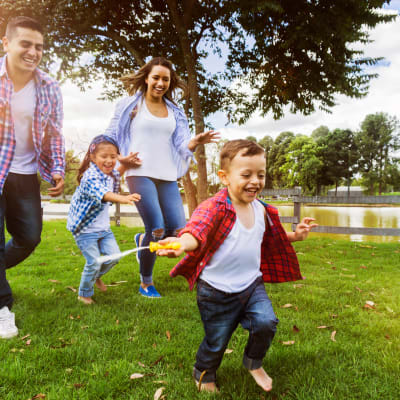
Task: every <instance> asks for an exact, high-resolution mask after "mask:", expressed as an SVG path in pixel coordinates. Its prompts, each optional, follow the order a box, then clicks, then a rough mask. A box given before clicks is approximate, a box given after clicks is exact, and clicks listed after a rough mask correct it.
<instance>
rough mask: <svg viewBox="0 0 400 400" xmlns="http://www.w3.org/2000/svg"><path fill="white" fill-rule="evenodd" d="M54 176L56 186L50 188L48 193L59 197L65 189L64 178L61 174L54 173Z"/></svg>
mask: <svg viewBox="0 0 400 400" xmlns="http://www.w3.org/2000/svg"><path fill="white" fill-rule="evenodd" d="M52 177H53V179H54V182H55V186H53V187H51V188H50V189H49V190H48V194H49V195H50V196H51V197H57V196H59V195H60V194H61V193H62V192H63V191H64V178H63V177H62V176H61V175H59V174H53V175H52Z"/></svg>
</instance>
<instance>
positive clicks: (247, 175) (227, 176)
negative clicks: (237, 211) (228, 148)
mask: <svg viewBox="0 0 400 400" xmlns="http://www.w3.org/2000/svg"><path fill="white" fill-rule="evenodd" d="M245 152H246V149H243V150H241V151H239V152H238V153H237V154H236V155H235V157H234V158H233V159H232V161H231V162H230V163H229V165H228V166H227V168H226V169H222V170H219V171H218V176H219V177H220V179H221V181H222V183H223V184H224V185H225V186H226V187H227V188H228V192H229V196H230V198H231V200H232V202H233V203H234V204H237V205H247V204H249V203H251V202H252V201H253V200H255V199H256V197H257V195H258V194H259V193H260V192H261V190H262V189H263V188H264V186H265V163H266V160H265V155H264V154H263V153H261V154H256V155H252V156H243V155H242V154H243V153H245Z"/></svg>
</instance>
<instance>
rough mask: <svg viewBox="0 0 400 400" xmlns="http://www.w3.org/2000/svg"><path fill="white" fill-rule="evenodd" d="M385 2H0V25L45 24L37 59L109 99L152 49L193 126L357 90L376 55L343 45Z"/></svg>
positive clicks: (202, 176)
mask: <svg viewBox="0 0 400 400" xmlns="http://www.w3.org/2000/svg"><path fill="white" fill-rule="evenodd" d="M386 2H388V0H370V1H368V2H365V1H359V0H337V1H334V2H332V1H331V0H297V1H292V0H246V1H244V0H201V1H200V0H165V1H159V0H137V1H131V0H119V1H117V2H115V1H114V0H29V1H26V0H2V2H1V4H0V27H1V28H3V30H4V26H5V24H6V21H7V20H8V19H9V18H10V17H11V16H15V15H23V14H25V15H31V16H33V17H35V18H37V19H39V20H40V21H41V22H42V23H43V24H44V26H45V27H46V31H47V32H48V35H47V43H48V47H47V50H48V51H47V53H46V56H47V57H48V58H47V59H46V60H45V61H46V63H47V66H48V67H50V65H53V66H54V65H56V66H57V69H58V73H57V75H58V78H62V77H68V78H71V79H73V80H75V81H76V82H78V83H80V84H81V85H89V84H90V82H92V81H94V80H99V79H102V80H104V82H105V87H106V88H105V95H106V96H107V97H109V98H114V97H115V96H116V95H117V94H120V93H121V91H122V87H121V85H119V84H117V81H118V78H119V77H120V76H121V75H123V74H125V73H128V72H131V71H132V70H133V69H135V68H137V67H138V66H140V65H143V63H144V61H145V60H146V57H148V56H156V55H160V53H161V54H162V55H164V56H166V57H167V58H169V59H170V60H171V61H172V62H173V63H174V64H175V66H176V68H177V70H178V72H179V74H180V75H181V76H183V77H184V78H185V79H186V80H187V82H188V86H189V99H188V100H187V102H186V105H185V108H186V110H187V112H188V114H189V116H190V117H191V119H192V122H193V125H194V128H195V131H196V134H198V133H200V132H202V131H204V128H205V123H204V118H205V117H207V116H208V115H210V114H212V113H213V112H215V111H217V110H221V109H222V110H223V111H225V112H226V113H227V114H228V117H229V119H230V120H231V121H237V122H239V123H243V122H245V121H246V120H247V119H248V118H250V116H251V115H252V114H253V113H254V112H255V111H258V110H260V111H261V114H262V115H266V114H267V113H270V112H272V113H273V115H274V116H275V117H276V118H279V117H281V116H282V115H283V110H284V106H286V105H290V107H291V111H293V112H295V111H300V112H303V113H304V114H309V113H311V112H313V111H314V109H315V103H316V102H317V103H318V104H319V107H320V108H322V109H325V110H327V109H329V107H331V106H332V105H333V104H334V101H333V96H334V95H335V94H337V93H341V94H344V95H347V96H352V97H360V96H363V95H365V94H366V92H367V89H368V83H369V81H370V80H371V79H372V78H373V77H374V76H375V75H373V74H369V73H368V72H365V70H364V69H363V68H364V66H366V65H373V64H375V63H376V62H377V61H378V60H379V58H375V59H374V58H368V57H363V53H362V51H359V50H353V47H352V45H353V44H354V43H359V42H361V43H367V42H368V40H369V39H368V33H367V32H366V30H365V26H368V27H370V28H373V27H374V26H376V25H377V24H378V23H381V22H389V21H391V20H393V19H394V18H395V17H394V16H390V15H381V14H379V13H378V12H377V11H376V9H377V8H379V7H381V6H382V5H383V4H384V3H386ZM49 16H50V17H49ZM222 48H224V54H223V52H222V50H221V49H222ZM210 54H214V55H215V56H217V57H221V56H222V55H223V56H224V60H225V63H224V64H225V66H224V67H223V68H222V70H221V71H219V72H217V73H210V72H208V68H207V64H206V61H207V57H208V56H209V55H210ZM232 81H236V82H239V83H238V84H237V85H236V86H231V85H230V83H231V82H232ZM196 159H197V162H198V164H197V172H198V180H197V183H198V185H197V198H196V196H195V193H193V182H192V181H191V177H190V174H188V175H186V176H185V179H184V185H185V192H186V194H187V195H188V196H189V199H188V203H189V207H190V208H192V206H193V204H195V203H196V202H197V201H201V200H203V199H204V198H205V197H206V196H207V171H206V162H205V153H204V147H202V146H201V147H200V148H199V150H198V151H197V152H196Z"/></svg>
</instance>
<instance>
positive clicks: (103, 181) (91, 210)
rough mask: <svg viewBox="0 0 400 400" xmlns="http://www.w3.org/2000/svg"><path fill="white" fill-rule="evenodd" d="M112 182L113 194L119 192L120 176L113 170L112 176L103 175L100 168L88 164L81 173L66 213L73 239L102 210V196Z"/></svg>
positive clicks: (103, 203)
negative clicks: (79, 181)
mask: <svg viewBox="0 0 400 400" xmlns="http://www.w3.org/2000/svg"><path fill="white" fill-rule="evenodd" d="M111 180H112V181H113V192H114V193H118V192H119V186H120V174H119V172H118V171H117V170H116V169H115V170H113V172H112V176H110V175H107V174H105V173H104V172H102V171H101V170H100V168H99V167H98V166H97V165H96V164H94V163H92V162H91V163H90V167H89V168H88V169H87V170H86V171H85V172H84V173H83V176H82V179H81V183H80V184H79V186H78V187H77V188H76V190H75V193H74V195H73V196H72V199H71V204H70V207H69V212H68V219H67V229H68V230H69V231H70V232H72V234H73V235H74V237H77V236H79V235H80V233H81V231H82V229H83V228H85V227H87V226H88V225H89V224H90V223H91V222H92V221H93V220H94V219H95V218H96V217H97V216H98V215H99V214H100V212H101V211H102V210H103V209H104V206H105V204H106V203H105V202H104V201H103V197H104V195H105V194H106V193H107V192H109V191H110V189H109V187H110V183H111V182H110V181H111Z"/></svg>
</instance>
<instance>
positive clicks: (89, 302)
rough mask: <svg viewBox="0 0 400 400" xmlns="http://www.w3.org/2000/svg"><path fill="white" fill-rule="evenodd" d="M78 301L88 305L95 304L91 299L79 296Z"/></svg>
mask: <svg viewBox="0 0 400 400" xmlns="http://www.w3.org/2000/svg"><path fill="white" fill-rule="evenodd" d="M78 300H79V301H81V302H82V303H84V304H87V305H90V304H94V303H95V302H94V300H93V299H92V298H91V297H83V296H78Z"/></svg>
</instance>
